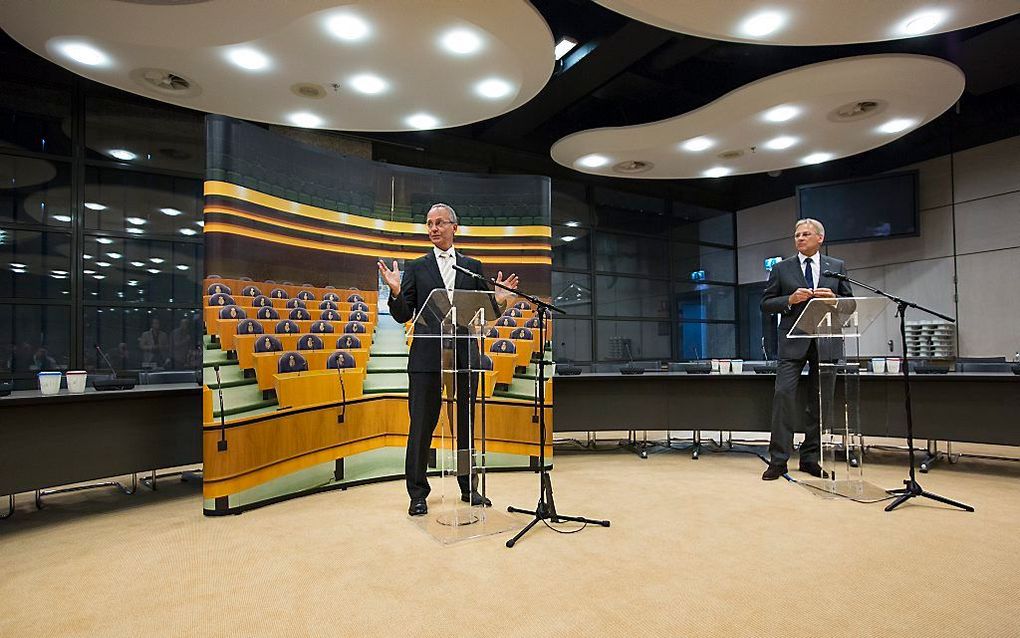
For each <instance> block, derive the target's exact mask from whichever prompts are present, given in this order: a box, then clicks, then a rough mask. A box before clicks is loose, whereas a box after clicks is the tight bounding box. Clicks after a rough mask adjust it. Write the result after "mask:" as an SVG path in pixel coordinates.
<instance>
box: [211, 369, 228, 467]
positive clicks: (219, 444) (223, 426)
mask: <svg viewBox="0 0 1020 638" xmlns="http://www.w3.org/2000/svg"><path fill="white" fill-rule="evenodd" d="M213 372H215V373H216V392H217V393H218V394H219V397H220V440H219V441H216V451H217V452H226V451H227V412H226V410H225V409H224V408H223V382H222V381H221V380H220V367H219V366H218V365H216V366H213Z"/></svg>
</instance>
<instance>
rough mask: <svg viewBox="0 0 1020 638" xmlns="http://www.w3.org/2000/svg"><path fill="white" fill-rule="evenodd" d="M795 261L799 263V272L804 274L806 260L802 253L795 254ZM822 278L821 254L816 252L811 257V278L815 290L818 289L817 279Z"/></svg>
mask: <svg viewBox="0 0 1020 638" xmlns="http://www.w3.org/2000/svg"><path fill="white" fill-rule="evenodd" d="M797 259H799V260H800V261H799V262H798V263H799V264H800V271H801V272H804V260H805V259H807V257H805V256H804V255H803V254H802V253H797ZM821 276H822V253H820V252H816V253H815V254H813V255H811V277H812V281H814V284H815V288H818V278H819V277H821Z"/></svg>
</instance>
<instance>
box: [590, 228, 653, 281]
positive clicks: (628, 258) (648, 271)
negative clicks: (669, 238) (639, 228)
mask: <svg viewBox="0 0 1020 638" xmlns="http://www.w3.org/2000/svg"><path fill="white" fill-rule="evenodd" d="M595 268H596V270H600V271H603V272H611V273H620V274H628V275H650V276H652V277H668V276H669V264H668V262H667V261H666V242H664V241H660V240H657V239H650V238H648V237H633V236H630V235H609V234H607V233H597V234H596V236H595Z"/></svg>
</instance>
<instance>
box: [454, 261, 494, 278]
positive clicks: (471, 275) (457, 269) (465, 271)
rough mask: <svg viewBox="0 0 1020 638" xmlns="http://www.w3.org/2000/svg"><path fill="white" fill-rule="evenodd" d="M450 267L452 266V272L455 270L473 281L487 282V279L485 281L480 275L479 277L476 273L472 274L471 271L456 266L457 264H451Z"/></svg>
mask: <svg viewBox="0 0 1020 638" xmlns="http://www.w3.org/2000/svg"><path fill="white" fill-rule="evenodd" d="M451 265H452V266H453V269H454V270H456V271H457V272H462V273H464V274H465V275H467V276H468V277H474V278H475V279H480V280H482V281H487V279H485V277H482V276H481V275H479V274H478V273H476V272H474V271H472V270H468V269H467V268H465V267H463V266H458V265H457V264H451Z"/></svg>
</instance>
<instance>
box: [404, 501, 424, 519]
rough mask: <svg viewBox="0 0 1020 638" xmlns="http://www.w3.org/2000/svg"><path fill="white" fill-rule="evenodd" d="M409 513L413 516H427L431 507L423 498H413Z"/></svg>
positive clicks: (408, 509)
mask: <svg viewBox="0 0 1020 638" xmlns="http://www.w3.org/2000/svg"><path fill="white" fill-rule="evenodd" d="M407 513H408V514H410V515H411V516H425V515H426V514H428V513H429V505H428V503H426V502H425V499H423V498H412V499H411V505H410V507H408V508H407Z"/></svg>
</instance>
